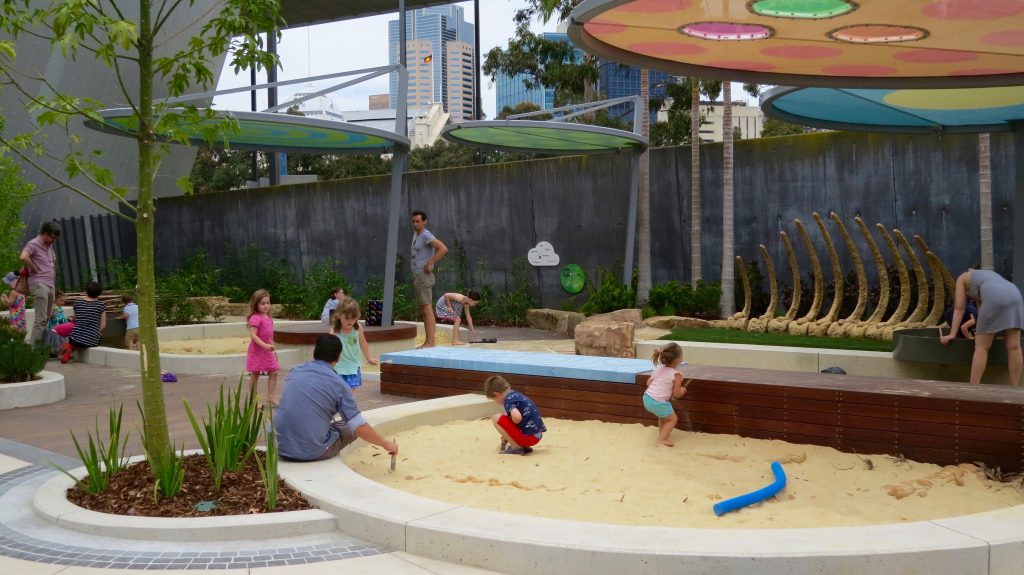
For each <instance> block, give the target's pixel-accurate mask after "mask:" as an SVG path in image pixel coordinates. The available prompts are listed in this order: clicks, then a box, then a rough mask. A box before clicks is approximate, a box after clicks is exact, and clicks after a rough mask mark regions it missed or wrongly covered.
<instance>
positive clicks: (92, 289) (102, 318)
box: [60, 282, 107, 363]
mask: <svg viewBox="0 0 1024 575" xmlns="http://www.w3.org/2000/svg"><path fill="white" fill-rule="evenodd" d="M101 293H103V288H101V287H100V284H98V283H96V282H89V283H87V284H85V297H84V298H78V299H76V300H75V306H74V307H75V327H74V328H73V329H72V330H71V334H70V335H69V336H68V341H67V343H65V344H64V351H63V353H61V356H60V362H61V363H67V362H69V361H71V356H72V355H74V353H75V350H76V349H84V348H89V347H96V346H97V345H99V344H100V337H101V336H100V332H102V331H103V330H104V329H105V328H106V327H107V304H105V303H103V302H101V301H100V300H99V297H100V294H101Z"/></svg>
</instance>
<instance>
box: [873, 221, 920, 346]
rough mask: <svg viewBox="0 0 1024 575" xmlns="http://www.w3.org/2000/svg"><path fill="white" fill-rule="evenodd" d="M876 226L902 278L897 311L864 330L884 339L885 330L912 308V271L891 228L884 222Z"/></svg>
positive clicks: (901, 318) (878, 338)
mask: <svg viewBox="0 0 1024 575" xmlns="http://www.w3.org/2000/svg"><path fill="white" fill-rule="evenodd" d="M875 228H877V229H878V232H879V233H880V234H882V238H884V239H885V245H886V246H887V247H888V248H889V254H890V255H891V256H892V260H893V262H894V263H895V265H896V272H897V274H898V275H899V279H900V299H899V303H897V305H896V309H895V311H893V312H892V315H891V316H889V319H887V320H885V322H883V323H881V324H879V325H871V326H868V328H867V329H866V330H865V331H864V336H865V337H867V338H868V339H876V340H884V339H885V337H884V333H883V332H884V330H885V328H886V327H888V326H893V325H896V324H898V323H900V322H901V321H903V318H904V317H905V316H906V315H907V310H908V309H909V308H910V273H909V272H908V271H907V264H906V263H905V262H904V261H903V254H901V253H900V250H899V248H898V247H896V242H895V241H893V239H892V235H890V234H889V230H887V229H886V228H885V226H883V225H882V224H875ZM889 333H890V337H891V334H892V332H891V331H890V332H889Z"/></svg>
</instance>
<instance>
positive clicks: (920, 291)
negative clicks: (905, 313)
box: [892, 229, 928, 325]
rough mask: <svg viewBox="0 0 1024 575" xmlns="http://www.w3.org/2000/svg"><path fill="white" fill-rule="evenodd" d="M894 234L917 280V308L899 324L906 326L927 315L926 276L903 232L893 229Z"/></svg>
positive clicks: (917, 321)
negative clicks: (905, 253) (908, 258)
mask: <svg viewBox="0 0 1024 575" xmlns="http://www.w3.org/2000/svg"><path fill="white" fill-rule="evenodd" d="M892 232H893V233H894V234H896V240H897V241H898V242H899V243H900V247H901V248H903V249H904V251H906V252H907V256H908V257H910V267H912V268H913V269H914V278H915V279H916V280H917V307H915V308H914V311H913V312H911V313H910V316H909V317H907V319H905V320H903V321H902V322H900V325H907V324H912V323H919V322H920V321H921V320H923V319H924V317H925V316H926V315H927V314H928V276H927V275H925V273H924V266H922V265H921V260H919V259H917V254H916V253H914V248H913V246H911V245H910V242H908V241H907V238H906V237H905V236H904V235H903V232H901V231H899V230H898V229H895V230H893V231H892Z"/></svg>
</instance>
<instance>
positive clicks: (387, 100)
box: [370, 94, 391, 110]
mask: <svg viewBox="0 0 1024 575" xmlns="http://www.w3.org/2000/svg"><path fill="white" fill-rule="evenodd" d="M390 106H391V96H389V95H388V94H370V109H371V110H387V109H388V107H390Z"/></svg>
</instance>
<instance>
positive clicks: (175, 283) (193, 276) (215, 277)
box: [157, 249, 221, 297]
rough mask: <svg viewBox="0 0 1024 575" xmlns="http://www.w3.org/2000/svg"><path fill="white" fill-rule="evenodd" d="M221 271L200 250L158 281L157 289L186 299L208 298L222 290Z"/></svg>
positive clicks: (202, 250)
mask: <svg viewBox="0 0 1024 575" xmlns="http://www.w3.org/2000/svg"><path fill="white" fill-rule="evenodd" d="M220 276H221V270H220V269H218V268H216V267H214V266H213V264H212V263H210V257H209V254H207V252H206V250H205V249H200V250H199V251H197V252H196V253H195V254H193V255H192V256H191V257H189V258H188V259H186V260H185V263H184V264H182V266H181V267H180V268H178V269H176V270H174V271H173V272H170V273H166V274H162V275H161V276H160V277H159V278H158V279H157V286H158V287H157V289H158V291H159V290H160V289H163V290H166V291H168V292H171V293H175V294H180V295H182V296H185V297H195V296H208V295H213V294H216V293H218V291H219V290H220Z"/></svg>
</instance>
